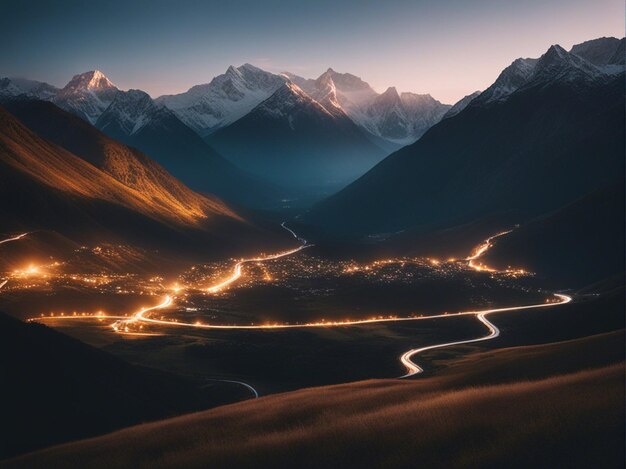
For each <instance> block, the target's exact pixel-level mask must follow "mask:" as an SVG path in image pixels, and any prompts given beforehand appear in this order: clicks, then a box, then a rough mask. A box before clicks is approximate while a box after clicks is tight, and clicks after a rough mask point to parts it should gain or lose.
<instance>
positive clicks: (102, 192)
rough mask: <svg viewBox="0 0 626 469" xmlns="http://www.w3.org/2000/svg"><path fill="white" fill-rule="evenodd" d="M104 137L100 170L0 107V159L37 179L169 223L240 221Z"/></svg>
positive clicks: (72, 192)
mask: <svg viewBox="0 0 626 469" xmlns="http://www.w3.org/2000/svg"><path fill="white" fill-rule="evenodd" d="M105 143H106V144H105V145H104V146H103V153H104V161H103V162H102V170H101V169H99V168H97V167H96V166H94V165H92V164H90V163H88V162H86V161H84V160H83V159H81V158H78V157H76V156H75V155H73V154H72V153H70V152H68V151H66V150H64V149H63V148H61V147H59V146H57V145H55V144H53V143H50V142H48V141H46V140H44V139H42V138H40V137H38V136H37V135H36V134H34V133H33V132H32V131H30V130H29V129H27V128H26V127H25V126H24V125H22V124H21V123H20V122H19V121H18V120H17V119H15V118H14V117H13V116H11V115H10V114H8V113H7V112H6V111H4V110H3V109H0V161H2V162H4V163H6V164H8V165H9V166H11V167H13V168H14V169H16V170H18V171H20V172H22V173H24V174H27V175H28V176H29V177H31V178H32V179H34V180H36V181H38V182H39V183H41V184H44V185H47V186H50V187H52V188H55V189H57V190H61V191H63V192H66V193H68V194H71V195H74V196H80V197H86V198H91V199H100V200H104V201H107V202H113V203H115V204H119V205H122V206H124V207H126V208H130V209H132V210H135V211H137V212H140V213H142V214H144V215H147V216H149V217H151V218H153V219H156V220H159V221H161V222H165V223H168V224H175V225H186V226H197V225H199V224H201V223H205V222H206V221H207V220H209V219H211V218H216V217H221V218H226V219H231V220H233V221H238V222H242V221H243V220H242V219H241V217H239V216H238V215H237V214H236V213H235V212H233V211H232V210H231V209H230V208H228V207H227V206H226V205H225V204H223V203H221V202H220V201H218V200H216V199H211V198H208V197H205V196H203V195H200V194H197V193H195V192H193V191H191V190H190V189H188V188H187V187H186V186H184V185H183V184H182V183H180V182H179V181H178V180H176V179H175V178H173V177H172V176H170V175H169V174H168V173H167V172H166V171H165V170H164V169H163V168H161V167H160V166H159V165H158V164H156V163H154V162H153V161H151V160H149V159H148V158H147V157H145V156H143V155H141V154H140V153H139V152H136V151H133V150H131V149H129V148H127V147H124V146H123V145H121V144H117V143H116V142H113V141H110V142H105Z"/></svg>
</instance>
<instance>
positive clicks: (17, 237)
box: [0, 233, 29, 244]
mask: <svg viewBox="0 0 626 469" xmlns="http://www.w3.org/2000/svg"><path fill="white" fill-rule="evenodd" d="M28 234H29V233H22V234H19V235H17V236H14V237H12V238H7V239H3V240H1V241H0V244H4V243H10V242H11V241H17V240H18V239H22V238H23V237H24V236H26V235H28Z"/></svg>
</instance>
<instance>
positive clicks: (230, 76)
mask: <svg viewBox="0 0 626 469" xmlns="http://www.w3.org/2000/svg"><path fill="white" fill-rule="evenodd" d="M285 81H286V79H285V78H284V77H281V76H280V75H275V74H273V73H269V72H266V71H264V70H261V69H260V68H257V67H254V66H253V65H250V64H244V65H242V66H241V67H237V68H235V67H233V66H230V67H229V68H228V70H226V73H224V74H222V75H219V76H217V77H215V78H213V80H211V81H210V82H209V83H207V84H203V85H196V86H193V87H191V88H190V89H189V90H188V91H187V92H185V93H181V94H177V95H167V96H161V97H159V98H157V99H156V102H157V103H159V104H163V105H165V106H166V107H168V108H169V109H171V110H172V111H174V113H176V115H177V116H178V117H179V118H180V119H181V120H182V121H183V122H184V123H185V124H187V125H188V126H189V127H191V128H192V129H193V130H195V131H196V132H197V133H198V134H199V135H201V136H206V135H209V134H211V133H213V132H215V131H216V130H218V129H220V128H221V127H224V126H226V125H228V124H230V123H232V122H234V121H236V120H237V119H239V118H241V117H243V116H244V115H246V114H247V113H248V112H250V111H251V110H252V109H253V108H254V107H255V106H257V105H258V104H260V103H261V102H262V101H264V100H265V99H267V98H269V97H270V96H271V95H272V94H273V93H274V92H275V91H276V90H277V89H278V88H279V87H280V86H281V85H282V84H283V83H284V82H285Z"/></svg>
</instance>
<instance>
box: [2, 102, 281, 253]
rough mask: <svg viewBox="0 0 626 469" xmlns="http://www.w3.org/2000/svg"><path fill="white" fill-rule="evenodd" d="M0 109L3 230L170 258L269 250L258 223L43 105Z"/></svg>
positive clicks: (266, 234) (82, 123)
mask: <svg viewBox="0 0 626 469" xmlns="http://www.w3.org/2000/svg"><path fill="white" fill-rule="evenodd" d="M3 104H4V106H5V107H6V109H8V110H9V111H10V113H9V112H7V111H6V110H5V109H2V108H0V147H1V149H2V151H0V166H2V172H1V175H0V179H1V180H2V184H1V190H0V192H1V199H2V204H1V205H0V213H2V216H3V219H4V220H5V224H4V226H5V229H6V230H10V231H32V230H54V231H59V232H62V233H64V234H65V235H66V236H70V237H74V238H76V239H83V240H84V239H99V240H102V239H107V240H108V242H116V241H119V242H123V243H134V244H136V245H138V246H144V247H151V248H163V249H171V248H172V246H179V248H178V252H179V253H180V252H183V251H186V250H187V249H190V250H193V249H198V250H199V251H198V252H204V253H206V254H211V253H212V252H213V253H215V252H216V251H217V250H219V251H221V252H223V251H224V250H230V249H233V248H239V249H240V248H241V247H242V245H245V244H247V243H249V242H253V243H264V242H269V244H268V245H270V244H271V245H275V243H276V235H275V234H274V233H271V231H267V229H266V228H264V227H263V226H262V225H258V224H256V223H254V222H253V221H252V220H251V219H247V217H245V216H243V215H241V214H239V213H237V212H236V211H235V210H234V209H232V208H231V207H229V206H228V205H226V204H225V203H224V202H222V201H221V200H219V199H217V198H216V197H214V196H211V195H207V194H199V193H196V192H194V191H192V190H190V189H189V188H188V187H186V186H185V185H184V184H182V183H181V182H180V181H178V180H177V179H175V178H174V177H172V176H171V175H170V174H169V173H168V172H167V171H165V170H164V169H163V167H161V166H160V165H159V164H157V163H155V162H154V161H152V160H151V159H150V158H148V157H147V156H146V155H144V154H142V153H141V152H139V151H138V150H136V149H134V148H129V147H127V146H125V145H123V144H121V143H119V142H117V141H115V140H112V139H111V138H109V137H108V136H106V135H104V134H103V133H101V132H100V131H98V130H97V129H96V128H95V127H93V126H91V125H90V124H88V123H87V122H85V121H83V120H82V119H79V118H77V117H75V116H74V115H73V114H70V113H67V112H65V111H63V110H61V109H60V108H58V107H57V106H55V105H53V104H52V103H49V102H44V101H39V100H30V99H19V98H18V99H14V100H11V101H5V102H4V103H3ZM18 119H19V120H18ZM146 233H149V234H150V236H146ZM181 247H182V248H183V249H182V251H181V249H180V248H181Z"/></svg>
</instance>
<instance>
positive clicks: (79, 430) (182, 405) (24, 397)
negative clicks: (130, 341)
mask: <svg viewBox="0 0 626 469" xmlns="http://www.w3.org/2000/svg"><path fill="white" fill-rule="evenodd" d="M0 379H1V380H2V395H3V399H2V419H1V422H0V429H1V431H2V435H3V437H2V441H1V442H0V458H2V457H8V456H12V455H15V454H19V453H23V452H26V451H32V450H34V449H37V448H41V447H45V446H48V445H52V444H58V443H61V442H65V441H70V440H74V439H77V438H86V437H90V436H94V435H99V434H102V433H106V432H110V431H113V430H115V429H119V428H122V427H125V426H128V425H133V424H137V423H140V422H146V421H150V420H156V419H160V418H165V417H168V416H173V415H178V414H181V413H183V412H190V411H193V410H199V409H206V408H208V407H211V406H215V405H218V404H223V403H225V402H233V401H236V400H238V399H241V398H246V397H248V396H249V393H246V392H245V390H244V391H242V390H241V389H240V386H228V387H227V388H228V389H226V388H225V387H224V386H223V385H216V386H213V387H211V388H209V389H201V388H200V385H199V384H197V383H194V382H191V381H188V380H185V379H181V378H179V377H176V376H174V375H170V374H167V373H163V372H159V371H155V370H151V369H149V368H143V367H138V366H134V365H130V364H129V363H127V362H124V361H122V360H120V359H118V358H115V357H113V356H112V355H109V354H107V353H104V352H102V351H100V350H97V349H95V348H92V347H89V346H87V345H85V344H83V343H82V342H79V341H77V340H75V339H71V338H69V337H67V336H65V335H64V334H61V333H59V332H56V331H54V330H52V329H50V328H48V327H45V326H43V325H41V324H26V323H23V322H21V321H18V320H17V319H14V318H11V317H9V316H6V315H4V314H2V313H0ZM240 391H241V392H240Z"/></svg>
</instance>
